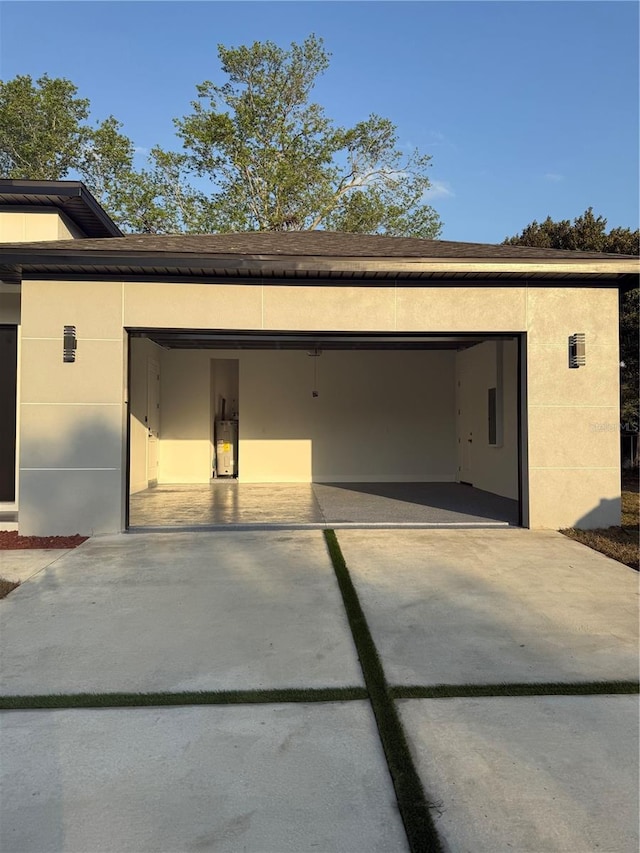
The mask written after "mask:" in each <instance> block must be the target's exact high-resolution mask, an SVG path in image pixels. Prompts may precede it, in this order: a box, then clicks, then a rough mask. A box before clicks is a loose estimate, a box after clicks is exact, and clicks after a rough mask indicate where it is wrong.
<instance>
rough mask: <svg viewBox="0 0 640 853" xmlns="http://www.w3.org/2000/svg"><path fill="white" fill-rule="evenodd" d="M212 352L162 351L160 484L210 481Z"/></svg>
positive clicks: (211, 458)
mask: <svg viewBox="0 0 640 853" xmlns="http://www.w3.org/2000/svg"><path fill="white" fill-rule="evenodd" d="M211 355H212V353H211V351H206V350H162V358H161V363H160V449H159V469H158V482H159V483H208V482H209V480H210V478H211V471H212V461H213V445H212V416H213V414H212V400H211V371H210V361H211Z"/></svg>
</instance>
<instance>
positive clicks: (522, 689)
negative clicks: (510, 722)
mask: <svg viewBox="0 0 640 853" xmlns="http://www.w3.org/2000/svg"><path fill="white" fill-rule="evenodd" d="M639 692H640V684H639V683H638V682H637V681H583V682H578V683H576V684H565V683H563V682H557V681H553V682H549V683H546V684H543V683H540V684H520V683H509V684H434V685H433V686H431V687H427V686H422V685H411V686H407V687H402V686H396V687H390V688H389V693H390V695H391V697H392V698H393V699H453V698H457V697H460V698H465V697H466V698H474V697H482V696H597V695H601V694H629V693H630V694H636V693H639Z"/></svg>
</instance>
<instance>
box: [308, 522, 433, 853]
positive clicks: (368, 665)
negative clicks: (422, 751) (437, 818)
mask: <svg viewBox="0 0 640 853" xmlns="http://www.w3.org/2000/svg"><path fill="white" fill-rule="evenodd" d="M324 536H325V540H326V543H327V549H328V551H329V556H330V557H331V561H332V563H333V568H334V571H335V573H336V577H337V579H338V585H339V586H340V592H341V593H342V599H343V601H344V606H345V609H346V611H347V618H348V619H349V625H350V627H351V632H352V634H353V639H354V642H355V644H356V650H357V652H358V657H359V658H360V665H361V666H362V672H363V675H364V680H365V684H366V685H367V690H368V691H369V698H370V700H371V705H372V707H373V713H374V715H375V718H376V723H377V725H378V731H379V733H380V740H381V741H382V746H383V749H384V753H385V757H386V759H387V764H388V766H389V771H390V773H391V778H392V779H393V784H394V788H395V791H396V798H397V800H398V807H399V809H400V814H401V815H402V820H403V822H404V826H405V831H406V833H407V838H408V840H409V847H410V849H411V851H412V853H427V851H429V853H441V851H442V845H441V843H440V839H439V838H438V834H437V832H436V829H435V826H434V823H433V819H432V817H431V812H430V810H429V809H430V804H429V802H428V801H427V797H426V795H425V792H424V788H423V787H422V782H421V781H420V777H419V775H418V772H417V770H416V768H415V765H414V763H413V758H412V756H411V752H410V751H409V746H408V744H407V739H406V736H405V733H404V729H403V727H402V723H401V721H400V717H399V716H398V712H397V710H396V707H395V705H394V702H393V699H392V697H391V695H390V692H389V688H388V685H387V681H386V678H385V675H384V671H383V668H382V664H381V662H380V658H379V657H378V652H377V649H376V647H375V644H374V642H373V638H372V636H371V633H370V631H369V626H368V625H367V622H366V619H365V617H364V613H363V612H362V608H361V606H360V601H359V599H358V594H357V593H356V590H355V587H354V585H353V582H352V580H351V577H350V575H349V571H348V569H347V565H346V563H345V561H344V557H343V555H342V551H341V549H340V545H339V544H338V540H337V538H336V534H335V532H334V531H333V530H325V531H324Z"/></svg>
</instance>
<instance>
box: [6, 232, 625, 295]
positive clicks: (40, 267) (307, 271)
mask: <svg viewBox="0 0 640 853" xmlns="http://www.w3.org/2000/svg"><path fill="white" fill-rule="evenodd" d="M0 265H1V267H0V275H1V276H2V277H3V278H5V279H6V278H7V276H8V277H10V278H11V280H15V277H16V276H20V277H22V278H55V277H56V276H62V275H64V276H73V277H74V278H77V277H83V276H84V277H87V276H88V277H91V276H98V277H105V276H107V277H119V278H130V277H142V278H145V279H146V278H148V277H152V278H160V279H168V278H171V279H173V278H185V279H189V280H201V281H203V282H205V281H215V280H221V279H224V280H226V279H229V278H232V279H234V280H238V279H248V280H255V279H256V278H260V279H303V280H305V281H307V280H309V279H321V280H326V281H335V282H336V283H338V282H341V283H344V282H345V280H348V281H355V280H361V281H362V282H363V283H364V282H366V281H370V280H390V279H391V280H394V279H398V280H400V279H403V280H416V279H417V280H429V279H434V278H443V279H451V280H473V279H481V280H496V279H498V280H503V279H504V280H507V279H508V280H513V281H518V280H522V279H527V280H531V281H535V280H548V279H550V278H553V279H563V280H565V279H566V280H567V281H569V280H570V281H575V282H580V281H582V282H594V281H595V282H601V283H603V284H604V283H609V284H610V285H612V286H620V285H621V284H623V285H626V286H637V284H633V283H631V282H633V281H635V280H636V279H637V276H638V274H639V272H640V260H639V259H635V258H620V259H615V260H608V259H607V260H593V259H590V260H587V259H576V260H566V259H558V260H555V259H554V260H544V261H542V260H539V259H536V260H533V259H532V260H530V261H523V260H514V259H507V258H496V259H495V260H487V259H486V258H483V259H473V258H460V259H454V258H448V259H446V260H445V259H439V258H428V259H424V258H404V259H403V258H381V257H371V258H367V257H361V256H358V257H344V256H340V257H328V256H312V255H308V256H301V255H295V256H294V255H277V256H276V255H238V254H199V253H190V252H181V253H177V252H174V253H158V252H145V251H129V252H113V251H100V250H95V249H93V250H90V251H89V250H85V251H83V249H82V245H81V242H80V241H78V242H76V241H69V246H68V249H67V248H66V247H65V249H60V248H56V249H47V248H46V246H41V247H38V248H37V249H35V248H30V249H25V250H22V249H21V248H20V247H19V246H11V247H7V248H2V247H0ZM2 271H4V274H3V272H2Z"/></svg>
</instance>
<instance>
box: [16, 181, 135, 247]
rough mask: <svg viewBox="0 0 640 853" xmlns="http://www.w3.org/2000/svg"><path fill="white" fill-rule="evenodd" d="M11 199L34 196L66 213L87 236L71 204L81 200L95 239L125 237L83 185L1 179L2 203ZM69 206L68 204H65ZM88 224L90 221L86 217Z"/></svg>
mask: <svg viewBox="0 0 640 853" xmlns="http://www.w3.org/2000/svg"><path fill="white" fill-rule="evenodd" d="M3 195H4V196H9V195H22V196H30V197H32V198H34V200H37V199H38V198H41V199H42V200H43V203H45V204H47V205H48V206H51V207H55V208H58V209H59V210H61V211H62V212H64V213H65V214H66V215H67V216H68V217H69V218H70V219H71V220H72V221H73V222H74V224H76V225H77V226H78V227H80V228H81V229H82V230H83V231H85V233H86V230H87V229H86V227H84V225H83V223H82V222H80V221H78V219H77V218H76V215H74V210H73V208H72V207H71V206H70V205H69V204H68V202H72V201H74V200H77V202H78V203H79V204H80V205H82V207H83V208H84V209H85V211H86V213H87V214H88V216H89V219H90V220H93V223H94V234H93V235H91V236H95V237H123V236H124V235H123V233H122V231H121V230H120V229H119V228H118V226H117V225H116V224H115V222H114V221H113V220H112V219H111V217H110V216H109V215H108V214H107V212H106V211H105V210H104V208H103V207H102V206H101V205H100V204H98V202H97V201H96V199H95V198H94V197H93V195H92V194H91V193H90V192H89V190H88V189H87V188H86V186H85V185H84V184H83V183H82V181H27V180H19V179H13V178H2V179H0V203H2V197H3ZM65 202H66V203H65ZM85 220H86V217H85Z"/></svg>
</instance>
